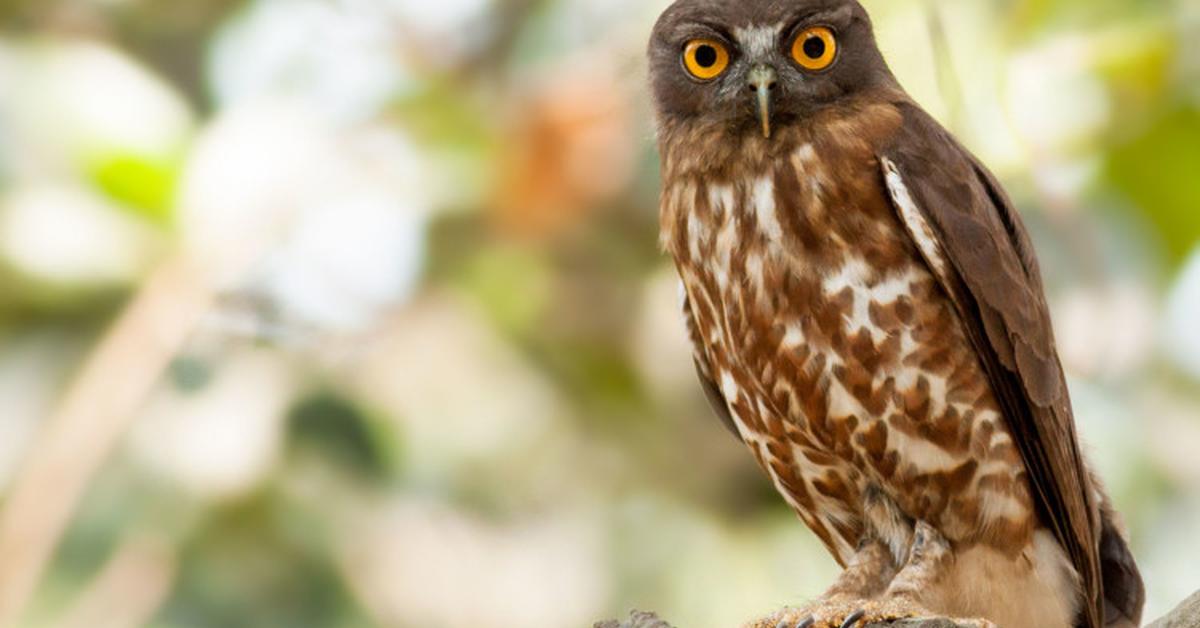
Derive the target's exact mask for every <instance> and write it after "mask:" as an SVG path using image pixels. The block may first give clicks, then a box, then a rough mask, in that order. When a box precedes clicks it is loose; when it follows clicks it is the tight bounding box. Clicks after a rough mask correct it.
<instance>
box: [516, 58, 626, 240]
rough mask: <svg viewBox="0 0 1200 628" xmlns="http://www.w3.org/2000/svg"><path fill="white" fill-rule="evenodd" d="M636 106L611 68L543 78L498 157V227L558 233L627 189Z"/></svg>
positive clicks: (519, 232)
mask: <svg viewBox="0 0 1200 628" xmlns="http://www.w3.org/2000/svg"><path fill="white" fill-rule="evenodd" d="M631 109H632V107H631V104H630V99H629V95H628V93H627V91H626V90H625V89H623V86H622V84H621V83H620V82H619V81H618V80H617V78H616V77H615V76H614V75H613V74H612V73H611V71H608V70H598V69H596V68H595V67H593V66H584V67H579V66H572V67H569V68H564V69H562V70H560V71H556V72H555V73H554V74H552V75H550V76H548V77H546V78H545V79H543V80H542V81H541V82H539V84H538V85H537V86H536V87H535V88H534V89H533V90H532V93H531V95H530V96H529V97H527V98H524V99H522V101H521V104H520V105H518V107H517V109H516V111H515V115H514V116H513V117H512V121H511V123H510V125H509V129H508V131H507V140H506V141H505V143H504V145H503V146H502V148H501V151H500V154H499V156H498V160H499V162H500V163H499V164H497V168H498V174H499V180H498V186H497V190H496V197H495V198H494V200H493V203H492V208H493V212H494V215H493V218H494V221H495V223H496V224H497V225H498V226H499V227H500V228H501V230H503V231H505V232H507V233H509V234H511V235H515V236H519V237H526V238H546V237H553V236H555V235H557V234H559V233H562V232H563V231H566V230H568V229H570V228H572V227H573V226H575V225H577V224H579V223H580V221H581V220H583V219H584V218H586V217H587V216H588V214H589V213H590V212H591V211H592V210H594V209H596V208H597V207H598V206H600V205H601V204H603V203H604V202H606V201H610V200H612V199H613V198H615V197H616V196H618V195H619V194H620V193H621V192H622V191H623V190H625V189H626V187H627V186H628V185H629V184H630V181H631V180H632V178H633V171H634V159H635V156H636V150H637V141H636V140H637V138H636V137H635V132H634V124H633V122H632V114H631Z"/></svg>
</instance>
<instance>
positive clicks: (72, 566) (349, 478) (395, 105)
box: [0, 0, 1200, 628]
mask: <svg viewBox="0 0 1200 628" xmlns="http://www.w3.org/2000/svg"><path fill="white" fill-rule="evenodd" d="M866 4H867V5H868V8H869V9H871V10H872V11H873V14H874V16H875V19H876V22H877V26H878V29H879V31H880V39H881V43H882V46H883V47H884V49H885V52H886V54H887V55H888V57H889V59H890V60H891V62H892V63H893V65H894V67H895V69H896V71H897V74H898V75H899V76H900V77H901V80H902V81H903V83H904V84H905V85H906V86H907V87H908V88H909V89H910V91H911V92H912V93H913V94H914V96H915V97H916V98H917V99H918V100H919V101H920V102H922V103H923V104H924V105H925V106H926V107H927V108H928V109H929V110H930V111H931V112H932V113H934V114H935V115H936V116H937V117H938V118H939V119H941V120H943V121H944V122H945V123H946V124H947V125H949V126H950V127H951V128H952V129H954V130H955V131H956V132H957V133H958V134H959V135H960V137H962V138H963V139H964V141H965V142H966V143H967V144H968V145H969V146H970V147H971V148H972V149H973V150H975V151H976V152H978V153H979V154H980V155H981V156H982V157H983V158H984V160H985V161H986V162H987V163H989V164H990V165H992V166H993V167H994V169H995V170H996V171H997V172H998V173H999V174H1000V175H1001V177H1002V178H1003V179H1004V180H1005V182H1006V184H1007V185H1008V186H1009V188H1010V190H1011V192H1012V193H1013V195H1014V197H1015V198H1016V200H1017V202H1018V204H1019V205H1020V207H1021V209H1022V210H1023V211H1024V213H1025V215H1026V217H1027V222H1028V223H1029V225H1030V228H1031V229H1032V230H1033V232H1034V236H1035V240H1036V242H1037V244H1038V249H1039V250H1040V252H1041V255H1042V262H1043V268H1044V271H1045V273H1046V275H1047V283H1048V287H1049V290H1050V297H1051V302H1052V304H1053V309H1054V315H1055V322H1056V324H1057V331H1058V338H1059V342H1060V347H1061V351H1062V357H1063V360H1064V362H1065V364H1066V366H1067V369H1068V372H1069V375H1070V379H1071V382H1070V383H1071V387H1072V390H1073V393H1074V400H1075V406H1076V410H1077V416H1078V420H1079V424H1080V429H1081V431H1082V433H1083V437H1084V439H1085V441H1086V443H1087V446H1088V448H1089V449H1090V450H1091V452H1092V453H1091V455H1092V459H1093V460H1094V461H1095V463H1096V464H1097V466H1098V467H1099V468H1100V470H1101V471H1102V473H1103V475H1104V477H1105V478H1106V479H1107V481H1108V484H1109V487H1110V489H1111V491H1112V493H1113V494H1114V497H1115V499H1116V501H1117V503H1118V505H1119V507H1120V509H1121V510H1122V511H1123V512H1124V513H1125V515H1126V518H1127V520H1128V524H1129V527H1130V529H1131V531H1132V536H1133V544H1134V548H1135V552H1136V554H1137V555H1138V557H1139V559H1140V561H1141V565H1142V568H1143V572H1144V575H1145V577H1146V580H1147V583H1148V587H1149V594H1150V601H1149V609H1148V615H1147V617H1151V616H1157V615H1158V614H1161V613H1162V612H1164V611H1165V610H1167V609H1168V608H1169V607H1171V606H1173V605H1174V604H1175V603H1177V602H1179V601H1180V600H1182V599H1183V598H1184V597H1185V595H1186V594H1189V593H1191V592H1192V591H1194V590H1195V589H1196V588H1197V587H1200V541H1198V540H1197V538H1196V534H1197V531H1200V2H1196V0H1141V1H1138V2H1131V1H1128V0H943V1H936V0H873V1H869V2H867V3H866ZM665 5H666V2H665V1H664V0H650V1H647V0H437V1H430V0H208V1H203V0H186V1H185V0H3V1H2V2H0V494H2V495H3V512H2V513H0V625H4V626H36V627H42V626H45V627H62V628H68V627H80V628H83V627H95V626H102V627H105V628H123V627H133V626H155V627H163V628H176V627H178V628H184V627H189V628H190V627H239V626H286V627H297V628H304V627H310V626H311V627H325V626H329V627H346V628H351V627H354V628H357V627H368V626H381V627H417V628H457V627H464V628H466V627H471V628H568V627H578V626H590V625H591V622H593V621H595V620H598V619H603V618H605V617H613V616H618V615H624V614H625V613H626V612H627V611H628V610H629V609H630V608H633V607H638V608H643V609H653V610H657V611H659V612H661V613H662V614H663V615H664V617H667V618H669V619H671V620H672V621H674V622H676V623H677V624H678V625H680V626H681V627H683V628H708V627H711V628H727V627H729V626H732V625H737V624H738V623H739V622H740V621H743V620H746V619H748V618H750V617H751V616H756V615H761V614H764V613H766V612H768V611H771V610H774V609H775V608H776V607H778V606H781V605H783V604H787V603H802V602H803V601H804V600H805V599H806V598H807V597H808V596H811V595H814V594H816V593H818V592H819V591H820V590H821V588H822V586H823V585H824V584H825V583H827V582H828V580H829V579H830V578H831V577H832V575H833V574H834V571H835V566H834V564H833V562H832V560H831V559H830V558H829V557H828V555H827V554H826V553H825V551H824V550H823V549H822V548H821V547H820V546H819V545H818V543H817V542H816V541H815V539H814V537H813V536H812V535H811V534H810V533H809V532H808V531H807V530H806V529H805V528H804V527H803V525H801V524H800V523H799V522H798V521H797V520H796V518H795V517H794V516H793V515H792V514H791V513H790V512H789V511H788V510H787V508H786V507H785V506H784V504H783V501H782V500H781V499H779V498H778V497H776V496H775V494H774V492H773V490H772V489H771V488H770V486H769V485H768V484H767V482H766V481H765V480H764V479H762V478H761V477H760V474H759V473H758V471H757V470H756V469H755V467H754V466H753V464H752V462H751V458H750V456H749V455H747V453H746V452H744V451H743V450H742V448H741V446H740V445H738V444H737V443H736V442H735V441H734V440H733V439H732V438H730V437H729V435H728V434H727V433H726V432H725V431H724V430H723V429H722V428H721V427H720V425H719V424H718V422H717V421H716V420H714V418H713V416H712V415H711V412H710V411H709V409H708V408H707V406H706V405H705V403H704V401H703V399H702V397H701V394H700V389H699V387H698V386H697V384H696V382H695V381H694V379H693V373H692V366H691V358H690V351H689V349H688V347H687V345H686V343H685V340H684V335H683V332H682V325H681V323H680V321H679V316H678V313H677V309H676V308H677V304H676V296H675V292H676V280H675V278H674V274H673V270H672V269H671V267H670V266H669V265H668V262H667V261H666V260H665V259H664V257H663V256H662V255H660V254H659V253H658V251H657V249H656V238H657V226H656V212H657V208H656V202H657V201H656V195H657V158H656V156H655V153H654V150H653V130H652V125H651V122H650V120H649V115H648V104H647V95H646V89H645V87H644V82H645V71H644V67H643V62H642V51H643V48H644V45H645V41H646V39H647V37H648V35H649V32H650V29H651V26H652V24H653V22H654V20H655V18H656V17H657V15H658V13H659V12H660V11H661V10H662V9H663V8H664V7H665Z"/></svg>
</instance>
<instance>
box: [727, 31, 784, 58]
mask: <svg viewBox="0 0 1200 628" xmlns="http://www.w3.org/2000/svg"><path fill="white" fill-rule="evenodd" d="M782 30H783V24H774V25H771V26H750V27H746V28H739V29H737V30H735V31H733V37H734V39H737V41H738V43H739V44H741V46H742V50H744V51H745V52H746V54H747V55H748V56H749V57H750V58H751V59H761V58H763V57H766V56H768V55H770V54H771V53H772V52H773V51H774V50H775V47H776V45H777V42H778V41H779V33H780V32H781V31H782Z"/></svg>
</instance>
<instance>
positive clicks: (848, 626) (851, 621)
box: [842, 609, 867, 628]
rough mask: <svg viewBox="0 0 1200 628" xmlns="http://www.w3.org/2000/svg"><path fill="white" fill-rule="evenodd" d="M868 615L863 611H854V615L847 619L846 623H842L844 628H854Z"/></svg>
mask: <svg viewBox="0 0 1200 628" xmlns="http://www.w3.org/2000/svg"><path fill="white" fill-rule="evenodd" d="M866 614H867V612H866V611H864V610H861V609H860V610H857V611H854V613H853V614H852V615H850V616H849V617H847V618H846V621H844V622H842V628H854V625H855V624H857V623H858V620H860V619H862V618H863V617H864V616H865V615H866Z"/></svg>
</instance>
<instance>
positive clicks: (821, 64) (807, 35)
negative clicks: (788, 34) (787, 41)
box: [792, 26, 837, 72]
mask: <svg viewBox="0 0 1200 628" xmlns="http://www.w3.org/2000/svg"><path fill="white" fill-rule="evenodd" d="M792 58H793V59H795V60H796V63H799V64H800V67H802V68H804V69H806V70H812V71H813V72H819V71H821V70H824V69H825V68H827V67H829V66H831V65H833V60H834V59H836V58H837V38H836V37H834V35H833V31H831V30H829V29H828V28H826V27H824V26H813V27H811V28H806V29H804V31H803V32H801V33H800V35H799V36H798V37H796V41H795V42H793V43H792Z"/></svg>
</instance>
